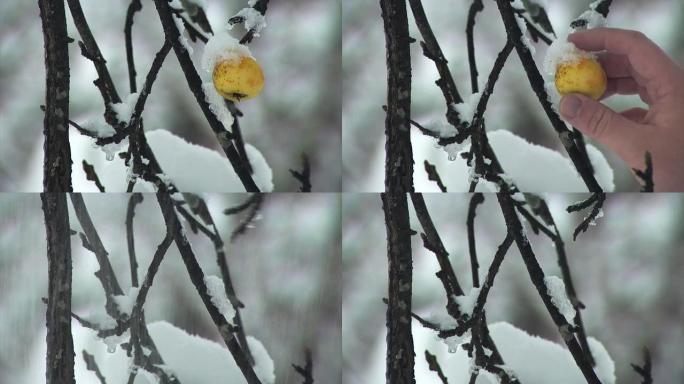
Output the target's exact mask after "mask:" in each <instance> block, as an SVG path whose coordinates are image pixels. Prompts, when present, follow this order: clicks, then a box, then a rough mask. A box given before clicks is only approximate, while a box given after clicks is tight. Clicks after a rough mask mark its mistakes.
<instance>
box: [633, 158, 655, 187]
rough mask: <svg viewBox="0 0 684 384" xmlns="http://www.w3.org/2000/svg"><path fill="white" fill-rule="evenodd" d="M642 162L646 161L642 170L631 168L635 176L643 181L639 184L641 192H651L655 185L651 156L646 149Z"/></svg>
mask: <svg viewBox="0 0 684 384" xmlns="http://www.w3.org/2000/svg"><path fill="white" fill-rule="evenodd" d="M644 162H645V163H646V168H645V169H644V170H643V171H641V170H638V169H636V168H634V169H632V170H633V171H634V174H635V175H636V177H638V178H639V179H641V181H643V182H644V184H643V185H642V186H641V192H653V190H654V188H655V186H654V184H653V159H652V158H651V152H649V151H646V154H644Z"/></svg>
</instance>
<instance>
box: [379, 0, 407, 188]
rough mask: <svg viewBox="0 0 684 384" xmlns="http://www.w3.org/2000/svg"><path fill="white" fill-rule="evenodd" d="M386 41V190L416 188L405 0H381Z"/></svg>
mask: <svg viewBox="0 0 684 384" xmlns="http://www.w3.org/2000/svg"><path fill="white" fill-rule="evenodd" d="M380 8H381V9H382V20H383V23H384V26H385V41H386V44H387V117H386V119H385V135H386V137H387V143H386V144H385V152H386V157H385V191H388V192H389V191H392V192H397V193H406V192H411V191H413V150H412V148H411V130H410V125H409V123H410V119H411V52H410V49H409V48H410V47H409V44H410V40H411V38H410V37H409V33H408V18H407V15H406V2H405V1H404V0H381V1H380Z"/></svg>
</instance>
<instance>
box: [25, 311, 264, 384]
mask: <svg viewBox="0 0 684 384" xmlns="http://www.w3.org/2000/svg"><path fill="white" fill-rule="evenodd" d="M147 328H148V330H149V333H150V336H151V337H152V340H153V341H154V343H155V345H156V347H157V349H158V350H159V353H160V355H161V357H162V359H163V360H164V365H163V366H160V368H162V369H164V370H165V371H167V372H173V373H174V374H175V375H176V377H177V378H178V379H179V380H180V382H182V383H192V384H215V383H234V384H247V381H246V380H245V378H244V376H243V375H242V372H241V371H240V369H239V368H238V366H237V364H235V359H233V356H232V355H231V354H230V352H229V351H228V349H227V348H226V347H224V346H223V345H221V344H218V343H216V342H214V341H211V340H207V339H204V338H201V337H199V336H195V335H190V334H188V333H187V332H185V331H184V330H182V329H180V328H177V327H175V326H173V325H172V324H170V323H167V322H164V321H161V322H155V323H151V324H148V326H147ZM73 333H74V350H75V351H77V355H79V356H80V353H81V352H80V351H82V350H84V349H85V350H87V351H88V352H89V353H91V354H92V355H93V356H94V357H95V360H96V361H97V363H98V366H99V368H100V370H101V371H102V374H103V375H104V376H105V378H106V379H107V383H126V382H127V380H128V372H129V367H130V366H131V361H130V358H129V357H128V356H126V351H124V350H123V349H122V348H117V349H116V351H115V352H114V353H111V354H110V353H107V347H106V346H104V345H103V344H102V343H100V342H98V338H97V336H96V334H95V333H94V332H93V331H92V330H90V329H87V328H83V327H79V326H76V325H74V326H73ZM122 342H128V339H126V340H122ZM247 344H248V345H249V348H250V351H251V352H252V355H253V357H254V361H255V363H256V365H255V366H254V367H253V368H254V371H255V373H256V374H257V376H258V377H259V379H260V380H261V381H262V382H263V383H264V384H273V383H274V382H275V373H274V369H275V368H274V364H273V360H272V359H271V357H270V356H269V354H268V352H267V351H266V349H265V348H264V346H263V345H262V344H261V343H260V342H259V341H258V340H256V339H255V338H253V337H251V336H247ZM40 348H43V349H44V348H45V347H44V343H41V345H40ZM42 356H43V357H44V356H45V354H44V353H43V355H42ZM41 360H43V361H42V364H43V366H44V360H45V359H44V358H43V359H41ZM74 360H75V376H76V382H77V383H92V382H97V379H96V378H95V376H94V374H93V373H92V372H91V371H88V370H87V369H86V366H85V362H84V361H83V359H81V358H78V359H74ZM39 372H43V376H45V373H44V372H45V370H44V369H42V370H41V371H39ZM33 376H37V375H35V374H34V375H31V376H28V377H33ZM141 380H142V378H141ZM25 382H31V381H25ZM33 382H38V381H33ZM143 383H144V381H137V380H136V384H143Z"/></svg>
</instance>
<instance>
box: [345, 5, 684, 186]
mask: <svg viewBox="0 0 684 384" xmlns="http://www.w3.org/2000/svg"><path fill="white" fill-rule="evenodd" d="M590 2H591V1H590V0H581V1H560V0H546V1H544V3H547V4H548V7H547V11H548V14H549V17H550V20H551V23H552V25H553V26H554V29H555V30H556V32H561V31H565V30H567V26H568V24H569V23H570V21H572V20H573V19H574V18H575V17H577V16H578V15H579V14H581V13H582V12H583V11H584V10H586V9H588V4H589V3H590ZM470 3H471V1H457V2H450V1H424V2H423V6H424V8H425V12H426V14H427V17H428V20H429V21H430V23H431V26H432V29H433V31H434V33H435V35H436V37H437V40H438V41H439V43H440V45H441V48H442V51H443V52H444V54H445V56H446V58H447V60H449V66H450V68H451V72H452V74H453V76H454V80H455V81H456V85H457V86H458V89H459V92H460V93H461V95H462V96H464V97H465V96H467V95H469V94H470V93H471V89H470V72H469V69H468V57H467V48H466V36H465V26H466V19H467V13H468V8H469V6H470ZM484 7H485V8H484V11H483V12H481V13H479V14H478V16H477V20H476V25H475V52H476V57H477V66H478V71H479V84H480V89H482V87H483V86H484V84H485V82H486V79H487V76H488V74H489V72H490V70H491V67H492V65H493V63H494V59H495V58H496V55H497V53H498V52H499V51H500V50H501V48H503V46H504V42H505V32H504V28H503V24H502V22H501V16H500V14H499V12H498V9H497V7H496V4H495V3H494V1H491V0H486V1H484ZM408 13H409V27H410V35H411V36H412V37H414V38H416V39H420V33H419V32H418V30H417V28H416V26H415V22H414V20H413V15H412V14H411V12H410V10H409V12H408ZM342 19H343V46H342V68H343V81H344V87H343V109H342V141H343V143H344V144H343V151H342V158H343V162H344V170H343V179H344V181H343V188H344V190H345V191H381V190H383V189H384V188H383V177H384V176H383V172H384V171H383V169H382V167H383V166H384V165H383V164H384V118H385V113H384V112H383V111H382V109H381V106H382V105H383V104H385V103H386V98H387V96H386V92H387V91H386V73H387V70H386V67H385V37H384V34H383V29H382V19H381V18H380V7H379V5H378V2H377V1H366V0H347V1H344V3H343V5H342ZM607 26H610V27H616V28H625V29H636V30H639V31H642V32H643V33H645V34H646V35H647V36H648V37H649V38H651V39H652V40H653V41H655V42H656V43H657V44H658V45H660V46H661V47H662V48H663V49H664V50H665V51H666V52H667V53H668V54H670V55H671V56H672V57H673V58H674V59H675V60H676V61H678V62H680V63H684V3H683V2H682V1H680V0H653V1H648V2H645V1H641V0H623V1H616V2H613V5H612V7H611V11H610V15H609V16H608V21H607ZM535 46H536V54H535V55H534V57H535V60H536V61H537V66H538V67H540V68H541V62H542V59H543V58H544V55H545V53H546V46H545V45H544V44H543V43H537V44H535ZM411 57H412V63H411V64H412V68H413V81H412V110H411V114H412V118H413V119H414V120H416V121H418V122H420V123H425V124H428V123H430V122H435V121H443V120H445V118H444V112H445V110H444V108H445V107H444V99H443V97H442V94H441V92H440V90H439V88H438V87H437V86H436V85H435V84H434V81H435V80H436V79H437V78H438V74H437V71H436V69H435V66H434V63H433V62H432V61H430V60H428V59H426V58H425V57H424V56H423V54H422V51H421V48H420V45H419V44H418V43H415V44H412V45H411ZM606 102H607V104H608V105H610V106H612V107H614V108H616V109H618V110H624V109H628V108H630V107H633V106H638V105H641V101H640V100H639V98H638V97H636V96H616V97H612V98H611V99H609V100H607V101H606ZM485 117H486V119H487V128H488V130H490V131H493V130H499V129H506V130H510V131H513V132H515V133H516V134H517V135H519V136H522V137H524V138H527V139H528V140H530V141H531V142H533V143H536V144H539V145H542V146H545V147H548V148H551V149H554V150H556V151H559V152H561V153H563V155H564V156H566V155H565V152H564V150H563V148H562V147H561V145H560V142H559V140H558V137H557V135H556V133H555V132H554V131H553V129H552V127H551V125H550V123H549V122H548V119H547V118H546V115H545V114H544V112H543V110H542V108H541V106H540V104H539V102H538V100H537V98H536V96H535V95H534V93H533V92H532V89H531V88H530V85H529V83H528V80H527V77H526V76H525V75H524V71H523V68H522V66H521V64H520V60H519V59H518V58H517V56H516V55H515V53H514V54H512V55H511V57H510V58H509V59H508V61H507V63H506V65H505V66H504V69H503V72H502V76H501V78H500V79H499V81H498V82H497V84H496V88H495V90H494V94H493V95H492V97H491V100H490V102H489V106H488V108H487V113H486V114H485ZM412 137H413V141H414V143H415V144H416V145H414V159H415V161H416V170H417V172H422V171H420V170H421V169H422V168H423V159H425V158H426V157H428V156H435V157H443V158H444V161H446V157H447V155H446V153H444V152H443V151H442V150H441V149H435V147H434V144H433V141H434V140H433V139H430V138H426V137H424V136H422V135H420V134H416V135H412ZM599 148H600V147H599ZM435 153H436V154H435ZM604 155H605V156H606V157H607V158H608V161H609V162H610V164H611V166H612V167H613V169H614V171H615V185H616V189H615V190H616V191H632V190H638V186H637V184H636V182H635V181H634V180H633V178H632V176H631V174H630V173H629V169H628V168H627V167H626V166H624V165H623V164H622V163H621V162H620V160H619V159H618V158H616V157H615V156H613V155H612V154H610V153H608V152H607V151H604ZM457 161H460V160H457ZM505 167H506V164H505V163H504V168H505ZM449 173H450V172H449V171H448V168H447V169H445V170H443V171H442V172H441V175H442V177H443V178H445V175H447V176H446V177H448V174H449ZM416 177H418V175H416ZM418 182H419V181H417V183H418ZM553 187H554V185H553V184H552V183H551V182H549V183H548V187H547V188H546V189H544V190H546V191H549V190H551V188H553Z"/></svg>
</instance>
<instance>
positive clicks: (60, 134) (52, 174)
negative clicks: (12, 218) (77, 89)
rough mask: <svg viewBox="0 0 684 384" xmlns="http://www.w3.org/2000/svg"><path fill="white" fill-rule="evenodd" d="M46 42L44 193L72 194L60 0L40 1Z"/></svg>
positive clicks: (63, 21)
mask: <svg viewBox="0 0 684 384" xmlns="http://www.w3.org/2000/svg"><path fill="white" fill-rule="evenodd" d="M38 7H39V8H40V18H41V21H42V24H43V39H44V41H45V75H46V86H45V117H44V120H43V136H44V137H45V144H44V145H43V150H44V152H45V156H44V160H43V190H44V191H46V192H69V191H71V148H70V146H69V49H68V44H69V36H67V27H66V16H65V14H64V1H63V0H39V1H38Z"/></svg>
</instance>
